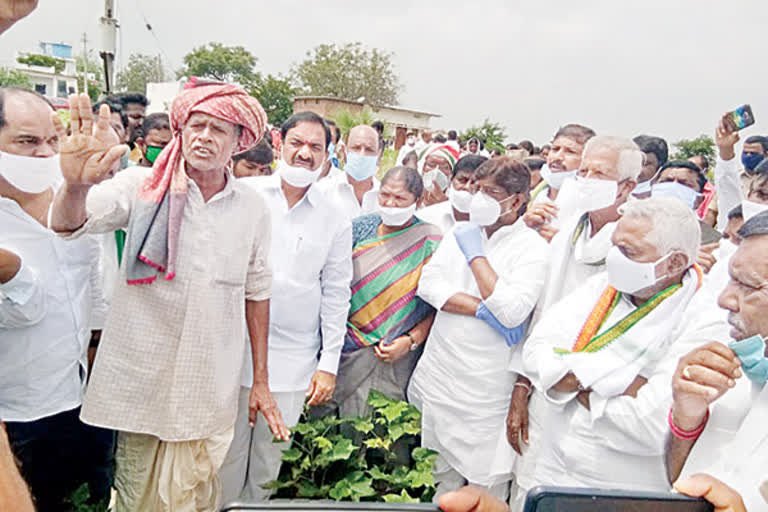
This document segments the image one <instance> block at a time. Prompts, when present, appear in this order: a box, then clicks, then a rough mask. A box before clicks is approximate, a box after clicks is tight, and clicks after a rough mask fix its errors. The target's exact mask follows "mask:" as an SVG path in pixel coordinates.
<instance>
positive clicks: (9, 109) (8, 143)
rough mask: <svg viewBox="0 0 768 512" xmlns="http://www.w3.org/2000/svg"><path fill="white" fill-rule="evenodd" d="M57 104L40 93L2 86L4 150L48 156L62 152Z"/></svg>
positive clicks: (1, 141) (1, 148)
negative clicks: (54, 115) (54, 118)
mask: <svg viewBox="0 0 768 512" xmlns="http://www.w3.org/2000/svg"><path fill="white" fill-rule="evenodd" d="M52 112H53V107H51V104H50V103H48V101H47V100H46V99H45V98H43V97H42V96H40V95H39V94H37V93H34V92H32V91H27V90H25V89H14V88H6V87H0V151H4V152H6V153H12V154H14V155H22V156H35V157H47V156H52V155H54V154H55V153H57V152H58V148H59V141H58V136H57V134H56V128H55V127H54V125H53V121H52V120H51V113H52Z"/></svg>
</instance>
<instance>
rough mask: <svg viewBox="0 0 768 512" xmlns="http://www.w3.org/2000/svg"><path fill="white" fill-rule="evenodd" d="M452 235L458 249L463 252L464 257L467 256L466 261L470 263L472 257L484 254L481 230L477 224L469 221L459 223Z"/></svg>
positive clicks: (479, 256)
mask: <svg viewBox="0 0 768 512" xmlns="http://www.w3.org/2000/svg"><path fill="white" fill-rule="evenodd" d="M453 236H454V237H456V243H457V244H459V249H461V252H463V253H464V257H465V258H467V263H472V260H473V259H475V258H482V257H484V256H485V251H484V250H483V232H482V230H481V229H480V226H478V225H477V224H472V223H469V222H468V223H466V224H461V225H460V226H458V227H457V228H456V229H455V230H454V232H453Z"/></svg>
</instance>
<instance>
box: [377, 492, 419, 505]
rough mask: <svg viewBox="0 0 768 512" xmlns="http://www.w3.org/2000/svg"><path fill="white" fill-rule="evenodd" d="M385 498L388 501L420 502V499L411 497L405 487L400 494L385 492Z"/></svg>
mask: <svg viewBox="0 0 768 512" xmlns="http://www.w3.org/2000/svg"><path fill="white" fill-rule="evenodd" d="M383 498H384V501H385V502H387V503H419V499H418V498H413V497H411V495H410V494H408V492H407V491H406V490H405V489H403V491H402V492H401V493H400V494H399V495H398V494H385V495H384V496H383Z"/></svg>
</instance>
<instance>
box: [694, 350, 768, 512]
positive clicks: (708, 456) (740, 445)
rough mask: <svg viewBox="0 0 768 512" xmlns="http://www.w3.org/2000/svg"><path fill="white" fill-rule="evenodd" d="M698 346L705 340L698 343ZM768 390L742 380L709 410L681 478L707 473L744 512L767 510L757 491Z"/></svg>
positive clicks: (766, 444)
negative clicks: (727, 490)
mask: <svg viewBox="0 0 768 512" xmlns="http://www.w3.org/2000/svg"><path fill="white" fill-rule="evenodd" d="M701 341H702V344H704V342H705V341H706V340H703V339H702V340H701ZM766 425H768V386H763V387H762V388H761V387H759V386H758V385H756V384H754V383H752V381H750V380H749V379H748V378H747V377H746V376H745V377H742V378H740V379H738V380H737V381H736V387H734V388H733V389H730V390H729V391H727V392H726V393H725V395H723V396H722V397H720V399H718V400H717V401H716V402H715V403H714V404H713V405H712V406H711V407H710V416H709V420H708V421H707V426H706V428H705V429H704V432H703V433H702V434H701V437H699V439H698V440H697V441H696V444H695V445H694V446H693V449H692V450H691V453H690V454H689V456H688V460H687V461H686V463H685V466H684V467H683V471H682V473H681V477H686V476H691V475H694V474H696V473H709V474H710V475H712V476H714V477H715V478H718V479H720V480H722V481H723V482H725V483H726V484H727V485H729V486H730V487H732V488H734V489H735V490H736V491H738V492H739V494H741V497H742V498H743V499H744V504H745V505H746V507H747V510H750V511H752V510H768V503H766V500H765V499H764V498H763V496H762V495H761V493H760V487H761V485H762V484H763V482H764V481H765V480H766V479H768V466H767V465H766V461H767V460H768V429H766Z"/></svg>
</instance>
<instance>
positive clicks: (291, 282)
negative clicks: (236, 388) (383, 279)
mask: <svg viewBox="0 0 768 512" xmlns="http://www.w3.org/2000/svg"><path fill="white" fill-rule="evenodd" d="M240 181H241V182H242V183H244V184H246V185H248V186H250V187H252V188H253V189H254V190H256V191H258V192H259V193H260V194H261V196H262V197H263V198H264V201H265V202H266V203H267V206H268V207H269V210H270V212H271V219H272V249H271V254H270V261H271V262H272V272H273V277H272V300H271V302H270V322H269V356H268V359H267V361H268V365H269V387H270V389H271V390H272V391H276V392H288V391H300V390H305V389H306V388H307V387H308V386H309V383H310V381H311V379H312V375H313V374H314V373H315V371H316V370H322V371H325V372H328V373H331V374H334V375H335V374H336V372H337V370H338V365H339V358H340V357H341V348H342V346H343V345H344V334H345V333H346V328H347V314H348V313H349V298H350V294H351V291H350V283H351V281H352V224H351V223H350V222H349V221H348V220H345V219H344V218H343V217H344V216H343V214H342V213H341V212H340V211H339V209H338V208H337V207H335V206H334V205H333V204H331V203H330V202H329V201H328V200H327V199H326V198H325V197H324V196H323V194H322V193H321V192H320V190H318V187H317V185H312V186H311V187H310V188H309V191H308V192H307V193H306V194H305V195H304V197H303V198H302V199H301V200H300V201H299V202H298V203H296V204H295V205H294V206H293V208H291V209H288V203H287V201H286V199H285V195H284V194H283V189H282V187H281V180H280V177H279V176H277V175H273V176H269V177H258V178H243V179H241V180H240ZM318 354H319V356H320V360H319V362H318ZM246 355H247V360H246V361H245V362H244V364H243V379H242V384H243V385H244V386H251V384H252V381H253V375H252V373H253V367H252V364H251V356H250V349H248V350H247V351H246Z"/></svg>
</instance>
